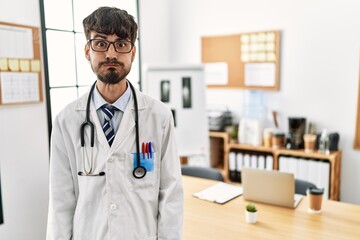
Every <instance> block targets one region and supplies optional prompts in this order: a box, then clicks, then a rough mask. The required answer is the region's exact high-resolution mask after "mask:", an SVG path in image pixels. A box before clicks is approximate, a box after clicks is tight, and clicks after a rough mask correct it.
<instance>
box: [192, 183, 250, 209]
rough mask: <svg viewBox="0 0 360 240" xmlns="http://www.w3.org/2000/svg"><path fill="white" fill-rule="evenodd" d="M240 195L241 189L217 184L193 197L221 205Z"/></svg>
mask: <svg viewBox="0 0 360 240" xmlns="http://www.w3.org/2000/svg"><path fill="white" fill-rule="evenodd" d="M242 194H243V188H242V187H240V186H235V185H232V184H228V183H224V182H219V183H216V184H215V185H213V186H211V187H208V188H206V189H204V190H202V191H200V192H197V193H194V194H193V196H194V197H197V198H199V199H202V200H206V201H210V202H215V203H220V204H223V203H226V202H228V201H230V200H231V199H234V198H236V197H238V196H240V195H242Z"/></svg>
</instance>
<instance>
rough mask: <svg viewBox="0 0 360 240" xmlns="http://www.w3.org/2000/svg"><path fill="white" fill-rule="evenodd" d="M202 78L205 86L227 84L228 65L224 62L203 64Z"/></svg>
mask: <svg viewBox="0 0 360 240" xmlns="http://www.w3.org/2000/svg"><path fill="white" fill-rule="evenodd" d="M204 75H205V76H204V78H205V82H206V84H207V85H226V84H228V65H227V63H225V62H215V63H206V64H204Z"/></svg>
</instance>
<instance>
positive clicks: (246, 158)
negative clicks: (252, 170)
mask: <svg viewBox="0 0 360 240" xmlns="http://www.w3.org/2000/svg"><path fill="white" fill-rule="evenodd" d="M250 166H251V165H250V155H249V154H244V167H246V168H249V167H250Z"/></svg>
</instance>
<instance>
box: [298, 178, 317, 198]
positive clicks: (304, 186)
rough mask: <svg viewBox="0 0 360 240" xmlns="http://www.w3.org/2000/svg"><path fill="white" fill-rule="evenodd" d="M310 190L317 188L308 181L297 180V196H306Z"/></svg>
mask: <svg viewBox="0 0 360 240" xmlns="http://www.w3.org/2000/svg"><path fill="white" fill-rule="evenodd" d="M309 188H316V185H315V184H313V183H311V182H308V181H304V180H300V179H295V193H296V194H301V195H306V190H308V189H309Z"/></svg>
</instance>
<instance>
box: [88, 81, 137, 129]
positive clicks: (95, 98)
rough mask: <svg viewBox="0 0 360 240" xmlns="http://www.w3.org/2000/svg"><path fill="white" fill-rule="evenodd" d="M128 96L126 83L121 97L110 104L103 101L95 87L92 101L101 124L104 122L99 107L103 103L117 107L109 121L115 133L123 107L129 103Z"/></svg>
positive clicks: (129, 94)
mask: <svg viewBox="0 0 360 240" xmlns="http://www.w3.org/2000/svg"><path fill="white" fill-rule="evenodd" d="M130 97H131V91H130V87H129V85H127V88H126V90H125V92H124V94H123V95H121V97H120V98H119V99H118V100H116V101H115V102H114V103H113V104H110V103H108V102H106V101H105V99H104V98H103V97H102V96H101V95H100V93H99V91H98V89H97V88H96V87H95V89H94V94H93V96H92V99H93V101H94V104H95V109H96V113H97V115H98V117H99V120H100V123H101V125H103V124H104V113H103V111H102V110H101V109H100V108H101V106H102V105H104V104H110V105H112V106H114V107H116V108H117V109H116V110H115V114H114V116H113V117H112V119H111V121H110V124H111V126H112V128H113V129H114V132H115V134H116V133H117V130H118V129H119V126H120V122H121V119H122V117H123V115H124V112H125V108H126V106H127V105H128V103H129V100H130Z"/></svg>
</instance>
